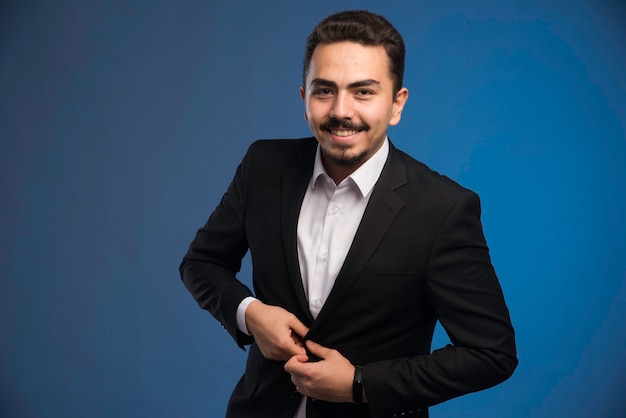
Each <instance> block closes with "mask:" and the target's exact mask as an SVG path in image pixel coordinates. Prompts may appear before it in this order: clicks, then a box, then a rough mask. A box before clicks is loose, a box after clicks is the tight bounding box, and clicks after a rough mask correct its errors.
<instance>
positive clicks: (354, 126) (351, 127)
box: [320, 118, 370, 131]
mask: <svg viewBox="0 0 626 418" xmlns="http://www.w3.org/2000/svg"><path fill="white" fill-rule="evenodd" d="M320 128H321V129H323V130H325V131H328V130H330V129H345V130H347V131H367V130H369V128H370V127H369V126H368V125H367V124H366V123H354V122H352V121H351V120H349V119H337V118H330V119H328V120H327V121H326V122H324V123H322V124H321V125H320Z"/></svg>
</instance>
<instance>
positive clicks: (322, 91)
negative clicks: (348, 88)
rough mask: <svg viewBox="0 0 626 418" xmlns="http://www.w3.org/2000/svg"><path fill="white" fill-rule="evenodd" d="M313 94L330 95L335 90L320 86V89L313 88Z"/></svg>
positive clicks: (318, 95) (319, 95)
mask: <svg viewBox="0 0 626 418" xmlns="http://www.w3.org/2000/svg"><path fill="white" fill-rule="evenodd" d="M313 94H314V95H315V96H317V97H324V96H330V95H331V94H333V91H332V90H331V89H327V88H320V89H315V90H313Z"/></svg>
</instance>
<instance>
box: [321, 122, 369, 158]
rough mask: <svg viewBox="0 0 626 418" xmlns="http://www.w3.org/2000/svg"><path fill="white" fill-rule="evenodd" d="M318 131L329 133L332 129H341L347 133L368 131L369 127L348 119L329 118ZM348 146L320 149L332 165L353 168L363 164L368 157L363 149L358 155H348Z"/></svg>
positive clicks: (349, 147) (335, 145) (366, 151)
mask: <svg viewBox="0 0 626 418" xmlns="http://www.w3.org/2000/svg"><path fill="white" fill-rule="evenodd" d="M320 129H322V130H324V131H330V130H332V129H343V130H348V131H357V132H361V131H368V130H369V129H370V127H369V126H368V125H367V124H366V123H360V124H357V123H354V122H352V121H351V120H348V119H337V118H330V119H328V120H327V121H326V122H324V123H322V124H321V125H320ZM350 149H351V146H350V145H340V144H333V146H332V147H331V148H330V149H326V148H325V147H323V148H322V155H323V156H324V159H325V160H326V161H328V162H330V163H332V164H335V165H337V166H340V167H353V166H356V165H360V164H361V163H363V162H364V161H365V160H366V158H367V155H368V150H367V149H365V150H363V151H361V152H359V153H358V154H351V153H350Z"/></svg>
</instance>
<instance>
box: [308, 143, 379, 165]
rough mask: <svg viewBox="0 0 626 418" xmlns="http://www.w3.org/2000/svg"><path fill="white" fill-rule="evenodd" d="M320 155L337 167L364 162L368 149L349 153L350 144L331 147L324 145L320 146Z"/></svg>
mask: <svg viewBox="0 0 626 418" xmlns="http://www.w3.org/2000/svg"><path fill="white" fill-rule="evenodd" d="M320 149H321V151H322V156H323V157H324V160H325V161H328V162H329V163H331V164H334V165H337V166H339V167H354V166H357V165H361V164H362V163H363V162H365V160H366V158H367V155H368V150H366V149H365V150H363V151H361V152H360V153H358V154H351V153H350V146H348V145H334V146H333V147H332V149H327V148H326V147H320Z"/></svg>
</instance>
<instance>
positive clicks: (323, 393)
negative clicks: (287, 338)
mask: <svg viewBox="0 0 626 418" xmlns="http://www.w3.org/2000/svg"><path fill="white" fill-rule="evenodd" d="M306 346H307V348H308V349H309V351H310V352H311V354H314V355H316V356H317V357H320V358H321V359H322V360H320V361H318V362H313V363H307V361H308V360H309V358H308V357H307V356H306V355H300V354H299V355H295V356H293V357H292V358H290V359H289V361H288V362H287V363H286V364H285V371H286V372H287V373H289V374H291V381H292V382H293V384H294V385H295V386H296V390H297V391H298V392H300V393H301V394H303V395H305V396H308V397H310V398H313V399H319V400H322V401H328V402H352V381H353V379H354V369H355V368H354V366H353V365H352V364H351V363H350V361H348V359H347V358H345V357H344V356H342V355H341V353H339V351H337V350H333V349H330V348H326V347H324V346H321V345H319V344H317V343H314V342H312V341H307V342H306Z"/></svg>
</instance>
